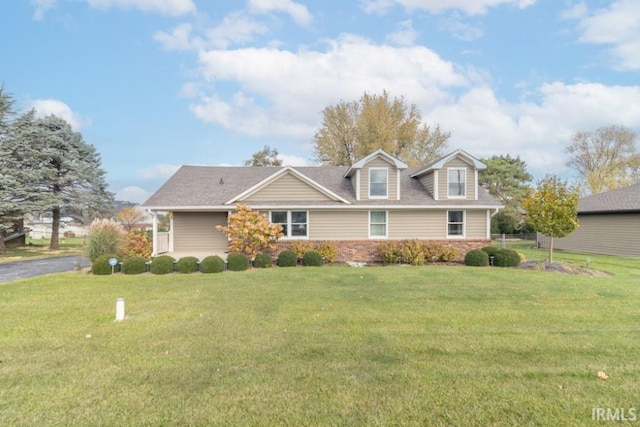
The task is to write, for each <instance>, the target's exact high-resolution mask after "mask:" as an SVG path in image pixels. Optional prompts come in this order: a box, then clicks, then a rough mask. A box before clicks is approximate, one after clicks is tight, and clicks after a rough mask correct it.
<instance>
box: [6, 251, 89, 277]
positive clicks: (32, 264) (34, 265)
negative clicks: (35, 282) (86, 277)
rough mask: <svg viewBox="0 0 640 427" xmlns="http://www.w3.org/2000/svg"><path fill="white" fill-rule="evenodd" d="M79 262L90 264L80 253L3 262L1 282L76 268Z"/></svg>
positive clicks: (82, 264)
mask: <svg viewBox="0 0 640 427" xmlns="http://www.w3.org/2000/svg"><path fill="white" fill-rule="evenodd" d="M78 263H80V264H81V266H82V267H86V266H88V265H90V264H89V261H88V260H87V259H86V258H84V257H82V256H79V255H71V256H63V257H57V258H45V259H33V260H27V261H16V262H7V263H2V264H0V283H2V282H12V281H14V280H18V279H27V278H29V277H35V276H42V275H43V274H49V273H62V272H65V271H71V270H75V269H76V268H77V267H78Z"/></svg>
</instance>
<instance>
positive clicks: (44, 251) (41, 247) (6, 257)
mask: <svg viewBox="0 0 640 427" xmlns="http://www.w3.org/2000/svg"><path fill="white" fill-rule="evenodd" d="M59 243H60V249H59V250H55V251H52V250H51V249H49V245H50V244H51V239H32V238H30V237H29V238H28V239H27V246H22V247H17V248H11V247H9V248H7V253H6V254H3V255H0V264H2V263H3V262H12V261H23V260H26V259H39V258H51V257H58V256H66V255H77V254H81V253H82V252H83V250H84V237H60V241H59Z"/></svg>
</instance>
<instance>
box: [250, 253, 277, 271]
mask: <svg viewBox="0 0 640 427" xmlns="http://www.w3.org/2000/svg"><path fill="white" fill-rule="evenodd" d="M272 265H273V260H272V259H271V257H270V256H269V255H267V254H258V255H256V258H255V259H254V260H253V266H254V267H255V268H269V267H271V266H272Z"/></svg>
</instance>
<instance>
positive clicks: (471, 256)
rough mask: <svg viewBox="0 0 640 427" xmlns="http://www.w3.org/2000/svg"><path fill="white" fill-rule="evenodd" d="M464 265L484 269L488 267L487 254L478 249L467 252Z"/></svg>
mask: <svg viewBox="0 0 640 427" xmlns="http://www.w3.org/2000/svg"><path fill="white" fill-rule="evenodd" d="M464 265H470V266H473V267H486V266H488V265H489V254H487V253H486V252H485V251H483V250H480V249H474V250H472V251H469V252H467V254H466V255H465V256H464Z"/></svg>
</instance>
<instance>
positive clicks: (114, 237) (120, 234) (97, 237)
mask: <svg viewBox="0 0 640 427" xmlns="http://www.w3.org/2000/svg"><path fill="white" fill-rule="evenodd" d="M123 243H124V229H123V228H122V226H121V225H120V224H118V223H117V222H115V221H112V220H110V219H104V218H103V219H95V220H93V222H92V223H91V225H90V226H89V233H88V234H87V248H86V249H85V251H86V254H87V258H89V260H90V261H91V262H92V263H93V262H94V261H95V260H96V259H97V258H98V257H99V256H101V255H111V254H117V253H120V251H121V249H122V246H123Z"/></svg>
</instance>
